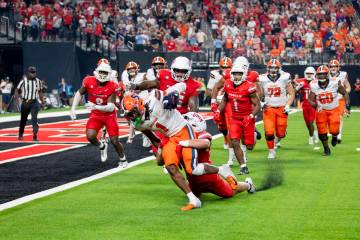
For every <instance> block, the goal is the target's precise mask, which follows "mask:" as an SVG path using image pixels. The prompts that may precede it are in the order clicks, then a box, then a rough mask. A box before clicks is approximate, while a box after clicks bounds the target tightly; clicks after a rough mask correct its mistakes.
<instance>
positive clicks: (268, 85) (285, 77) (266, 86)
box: [259, 72, 291, 107]
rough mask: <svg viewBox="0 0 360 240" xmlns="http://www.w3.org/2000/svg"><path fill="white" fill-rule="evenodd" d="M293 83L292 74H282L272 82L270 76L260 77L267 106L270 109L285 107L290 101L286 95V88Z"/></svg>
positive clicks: (262, 75)
mask: <svg viewBox="0 0 360 240" xmlns="http://www.w3.org/2000/svg"><path fill="white" fill-rule="evenodd" d="M290 82H291V79H290V74H289V73H287V72H281V73H280V76H279V78H278V79H277V80H276V81H272V80H270V78H269V77H268V75H267V74H266V73H265V74H261V75H259V84H260V86H261V87H262V89H263V90H264V96H265V102H266V105H268V106H270V107H283V106H285V105H286V102H287V100H288V98H287V95H286V88H287V86H288V84H289V83H290Z"/></svg>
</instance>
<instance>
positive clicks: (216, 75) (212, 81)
mask: <svg viewBox="0 0 360 240" xmlns="http://www.w3.org/2000/svg"><path fill="white" fill-rule="evenodd" d="M222 78H223V76H222V75H221V74H220V72H219V70H212V71H211V72H210V78H209V81H208V83H207V86H206V88H208V89H210V90H213V89H214V87H215V86H216V84H217V83H218V82H219V81H220V79H222ZM223 96H224V91H223V89H221V90H220V91H219V92H218V95H217V96H216V102H217V103H220V102H221V100H222V98H223Z"/></svg>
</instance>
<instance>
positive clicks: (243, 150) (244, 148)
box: [240, 143, 247, 163]
mask: <svg viewBox="0 0 360 240" xmlns="http://www.w3.org/2000/svg"><path fill="white" fill-rule="evenodd" d="M240 148H241V151H242V152H243V158H244V162H245V163H246V162H247V156H246V152H247V149H246V145H243V144H241V143H240Z"/></svg>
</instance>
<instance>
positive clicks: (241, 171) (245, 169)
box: [238, 166, 250, 175]
mask: <svg viewBox="0 0 360 240" xmlns="http://www.w3.org/2000/svg"><path fill="white" fill-rule="evenodd" d="M249 173H250V172H249V169H248V167H247V166H245V167H242V168H240V171H239V173H238V174H239V175H246V174H249Z"/></svg>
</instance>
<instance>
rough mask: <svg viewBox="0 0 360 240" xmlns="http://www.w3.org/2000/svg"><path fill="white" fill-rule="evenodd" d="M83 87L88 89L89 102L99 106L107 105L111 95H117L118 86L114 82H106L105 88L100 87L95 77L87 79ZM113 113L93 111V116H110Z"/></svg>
mask: <svg viewBox="0 0 360 240" xmlns="http://www.w3.org/2000/svg"><path fill="white" fill-rule="evenodd" d="M82 85H83V87H85V88H86V92H87V94H88V100H89V102H92V103H95V104H97V105H106V104H107V103H108V102H107V101H108V98H109V97H110V96H111V94H113V93H116V89H117V87H118V86H117V84H116V83H115V82H112V81H108V82H106V83H105V84H104V85H103V86H100V85H99V82H98V81H97V80H96V78H95V77H94V76H89V77H85V78H84V80H83V83H82ZM114 112H115V110H114V111H113V112H102V111H99V110H92V111H91V114H97V115H110V114H113V113H114Z"/></svg>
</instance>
